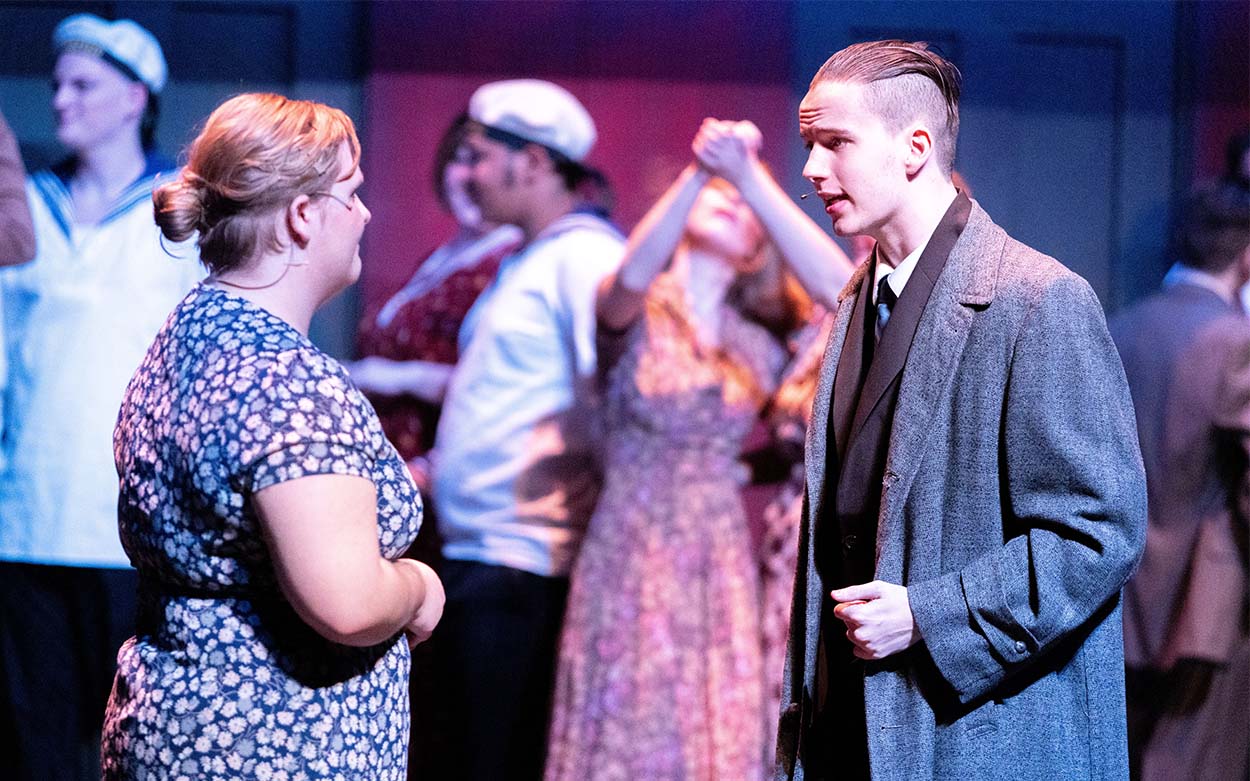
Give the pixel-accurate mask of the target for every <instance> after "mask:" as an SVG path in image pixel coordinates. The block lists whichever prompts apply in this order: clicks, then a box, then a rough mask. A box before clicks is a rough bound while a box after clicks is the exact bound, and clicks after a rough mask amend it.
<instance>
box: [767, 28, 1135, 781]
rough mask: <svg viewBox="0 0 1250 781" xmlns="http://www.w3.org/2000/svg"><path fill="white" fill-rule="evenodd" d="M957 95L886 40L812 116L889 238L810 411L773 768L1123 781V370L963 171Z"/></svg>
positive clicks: (873, 46) (824, 182) (867, 219)
mask: <svg viewBox="0 0 1250 781" xmlns="http://www.w3.org/2000/svg"><path fill="white" fill-rule="evenodd" d="M959 90H960V76H959V72H958V71H957V70H956V69H955V67H954V66H953V65H952V64H951V63H949V62H948V61H946V60H945V59H943V58H942V57H940V56H939V55H937V54H936V53H935V52H933V51H931V50H930V49H929V48H928V47H927V46H925V45H924V44H919V43H906V42H903V41H879V42H874V43H867V44H856V45H854V46H851V47H848V48H847V49H844V50H842V51H840V52H838V53H837V54H835V55H833V56H832V57H831V58H830V59H829V60H828V62H826V63H825V65H824V66H823V67H822V68H821V69H820V71H819V72H817V74H816V76H815V78H814V79H813V80H812V84H811V88H810V90H809V91H808V93H807V95H806V97H805V98H804V99H803V102H802V104H801V106H800V109H799V128H800V132H801V133H802V135H803V137H804V139H805V140H806V141H807V142H808V145H809V147H810V149H811V153H810V155H809V158H808V161H807V164H806V166H805V168H804V172H803V173H804V176H805V177H806V178H807V179H809V180H810V181H811V182H812V184H813V185H814V186H815V189H816V194H817V195H818V196H819V197H820V198H821V199H822V201H823V202H824V204H825V211H826V212H827V213H828V214H829V215H830V217H831V218H832V220H833V227H834V230H835V231H836V232H837V233H838V234H839V235H843V236H851V235H869V236H871V237H873V238H874V239H875V240H876V242H877V245H876V250H875V252H874V254H873V257H872V258H870V260H869V262H866V263H864V264H863V265H862V266H860V267H859V269H858V270H857V272H856V274H855V275H854V276H853V277H852V278H851V280H850V282H849V283H848V284H847V286H846V289H845V290H844V291H843V293H842V295H841V299H840V307H839V310H838V314H837V321H836V324H835V326H834V328H833V332H832V336H831V338H830V342H829V346H828V349H827V351H826V353H825V359H824V365H823V368H822V371H821V376H820V383H819V386H818V389H817V393H816V400H815V405H814V410H813V414H812V424H811V431H810V432H809V437H808V446H807V507H806V508H805V514H804V519H803V529H802V534H801V538H800V539H801V542H800V551H799V566H798V573H797V577H796V584H795V591H796V594H795V602H794V611H793V621H792V626H791V636H790V658H789V660H788V666H787V671H786V680H785V691H784V696H783V700H782V709H783V710H782V718H781V725H780V731H779V737H778V764H777V773H776V777H777V778H778V779H809V780H810V779H830V778H836V779H854V778H872V779H900V780H904V779H905V780H906V781H915V780H916V779H967V778H976V779H1015V780H1018V779H1038V780H1039V781H1042V780H1044V781H1055V779H1060V778H1062V779H1115V778H1126V777H1127V775H1128V764H1127V754H1126V745H1125V713H1124V668H1123V664H1124V657H1123V642H1122V636H1121V628H1120V589H1121V587H1122V586H1123V585H1124V583H1125V581H1126V580H1127V579H1128V577H1129V575H1130V574H1131V572H1132V571H1133V568H1134V566H1135V564H1136V562H1137V560H1138V558H1139V556H1140V555H1141V551H1142V544H1143V537H1144V530H1145V519H1146V491H1145V478H1144V474H1143V469H1142V460H1141V454H1140V451H1139V448H1138V442H1137V432H1136V429H1135V426H1134V420H1133V409H1132V404H1131V401H1130V399H1129V393H1128V388H1127V386H1126V384H1125V379H1124V371H1123V369H1122V367H1121V365H1120V360H1119V357H1118V356H1117V354H1116V350H1115V347H1114V345H1113V344H1112V342H1111V339H1110V337H1109V336H1108V334H1107V328H1106V323H1105V320H1104V317H1103V313H1102V309H1101V307H1100V305H1099V303H1098V299H1097V298H1096V297H1095V295H1094V293H1093V291H1092V290H1091V289H1090V287H1089V285H1088V284H1087V283H1086V282H1085V281H1084V280H1083V279H1081V278H1080V277H1078V276H1076V275H1075V274H1073V273H1072V272H1070V271H1069V270H1067V269H1066V268H1064V267H1063V266H1061V265H1060V264H1059V263H1058V262H1056V261H1055V260H1053V259H1052V258H1049V257H1046V256H1044V255H1042V254H1041V253H1039V252H1036V251H1034V250H1032V249H1030V248H1028V247H1026V246H1024V245H1023V244H1021V243H1019V242H1017V241H1015V240H1014V239H1012V238H1011V237H1009V236H1008V235H1007V234H1006V233H1005V232H1004V231H1003V230H1002V229H1001V228H999V227H998V226H997V225H995V224H994V223H993V222H992V221H991V220H990V218H989V216H988V215H987V214H986V213H985V211H984V210H982V208H981V207H980V206H979V205H978V204H977V203H976V202H975V201H973V200H971V199H970V198H969V197H968V196H967V195H965V194H964V193H962V192H960V191H958V190H957V189H956V188H955V187H954V185H952V183H951V170H952V164H953V160H954V152H955V142H956V137H957V135H958V130H959Z"/></svg>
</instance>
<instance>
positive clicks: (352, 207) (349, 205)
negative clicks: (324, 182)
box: [309, 190, 356, 212]
mask: <svg viewBox="0 0 1250 781" xmlns="http://www.w3.org/2000/svg"><path fill="white" fill-rule="evenodd" d="M318 195H323V196H325V197H326V198H332V199H333V200H336V201H338V202H339V203H341V204H343V208H344V209H347V210H348V211H349V212H353V211H356V194H355V193H352V199H351V200H350V201H345V200H343V199H342V198H340V197H338V196H337V195H335V194H334V193H332V192H330V191H329V190H321V191H319V192H315V193H312V194H311V195H310V196H309V197H312V198H316V197H317V196H318Z"/></svg>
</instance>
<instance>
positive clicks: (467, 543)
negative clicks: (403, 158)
mask: <svg viewBox="0 0 1250 781" xmlns="http://www.w3.org/2000/svg"><path fill="white" fill-rule="evenodd" d="M469 117H470V119H471V120H472V122H471V124H470V128H469V132H468V134H467V137H466V139H465V144H466V146H467V148H468V150H469V156H470V162H471V166H472V168H471V172H470V174H469V179H468V187H469V190H470V192H471V194H472V196H473V197H474V199H475V201H476V202H477V204H478V206H479V207H480V208H481V210H482V215H483V217H484V218H485V219H487V220H490V221H491V222H496V223H506V224H513V225H516V226H518V227H519V228H520V229H521V231H522V233H523V236H524V243H523V244H522V245H521V247H520V248H519V249H518V250H517V251H516V252H515V253H514V254H513V255H511V256H509V257H508V258H506V259H505V260H504V261H503V262H502V264H501V266H500V269H499V273H498V275H497V277H496V279H495V281H494V282H493V283H492V284H491V285H490V286H489V287H487V289H486V290H485V291H484V292H483V294H482V295H481V297H480V298H479V299H478V300H477V302H476V303H475V304H474V306H473V308H472V309H471V310H470V311H469V313H468V316H467V317H466V319H465V321H464V324H463V326H462V327H461V331H460V343H461V356H462V357H461V360H460V363H459V364H458V365H457V367H456V370H455V372H454V374H453V375H452V379H451V382H450V385H449V387H448V390H447V396H446V402H445V405H444V408H443V416H442V419H441V421H440V423H439V427H438V433H437V436H436V439H435V447H434V453H433V458H432V465H433V495H432V500H433V502H434V505H435V509H436V510H437V511H438V517H439V520H440V524H441V528H440V531H441V532H442V534H443V538H444V540H445V543H444V546H443V553H444V555H445V557H446V559H447V563H446V565H445V569H444V571H443V572H442V573H440V574H441V575H442V577H443V580H444V584H445V587H446V589H447V607H446V611H445V613H444V617H443V623H442V626H441V627H440V628H439V633H438V637H436V638H435V643H436V654H437V658H438V659H439V664H438V667H439V676H440V682H441V683H442V684H443V685H444V686H446V687H447V689H446V699H445V703H446V705H447V706H448V707H449V708H450V709H451V710H452V711H453V712H452V713H450V714H449V723H448V729H447V732H448V734H449V735H450V736H451V739H452V741H453V744H454V745H453V746H452V747H451V748H452V750H451V751H449V752H448V756H449V757H450V759H451V761H452V762H455V763H456V766H455V767H454V768H451V769H449V770H454V772H455V776H456V777H457V778H464V779H492V780H495V779H507V778H523V779H532V778H538V777H540V775H541V773H542V762H543V755H544V751H545V744H546V727H547V718H548V713H549V710H550V696H551V685H552V675H553V670H554V664H555V651H556V643H557V639H558V636H559V632H560V624H561V620H562V617H563V613H564V603H565V599H566V597H567V594H568V575H569V571H570V569H571V566H572V562H573V558H574V556H575V555H576V553H577V548H578V545H579V543H580V542H581V539H582V534H583V531H584V529H585V525H586V522H587V520H588V519H589V518H590V514H591V512H592V510H593V509H594V504H595V500H596V498H597V495H598V490H599V485H600V477H599V470H598V468H597V466H596V460H597V459H596V455H595V451H596V447H597V445H598V442H597V438H596V437H595V435H594V426H593V412H592V411H593V404H594V402H593V388H594V375H595V371H596V363H595V343H594V333H595V324H594V301H595V293H596V290H597V289H598V287H599V284H600V282H601V281H602V280H603V279H604V278H605V277H607V276H608V275H609V274H611V273H612V272H613V271H614V270H615V269H616V267H617V265H618V264H619V262H620V258H621V255H622V252H623V249H624V240H623V237H622V236H621V235H620V233H619V232H618V231H617V230H616V229H615V228H614V227H612V226H611V225H610V224H609V223H608V222H606V221H604V220H603V219H602V218H600V217H598V216H596V215H594V214H591V213H588V212H587V211H585V210H581V209H579V208H578V203H579V196H578V195H577V193H576V190H577V188H578V185H579V184H581V183H582V180H583V179H584V178H585V177H586V176H588V175H589V174H588V169H587V168H586V167H585V164H584V161H585V159H586V156H587V154H588V153H589V152H590V149H591V147H592V146H593V144H594V141H595V126H594V123H593V122H592V121H591V118H590V116H589V115H588V114H587V112H586V110H585V108H583V107H582V105H581V104H580V103H579V102H578V101H577V99H576V98H575V97H573V95H571V94H569V93H568V92H567V91H566V90H564V89H562V88H560V87H558V86H556V85H554V84H551V83H549V82H545V81H535V80H514V81H501V82H495V83H491V84H487V85H485V86H482V87H480V88H479V89H478V90H477V91H476V92H475V93H474V94H473V96H472V98H471V99H470V101H469Z"/></svg>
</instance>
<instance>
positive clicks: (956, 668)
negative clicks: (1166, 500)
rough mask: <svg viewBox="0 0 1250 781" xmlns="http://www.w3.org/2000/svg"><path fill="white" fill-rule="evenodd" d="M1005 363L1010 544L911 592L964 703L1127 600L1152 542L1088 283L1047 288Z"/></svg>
mask: <svg viewBox="0 0 1250 781" xmlns="http://www.w3.org/2000/svg"><path fill="white" fill-rule="evenodd" d="M1008 360H1009V362H1010V363H1009V368H1008V371H1007V380H1006V384H1005V387H1004V391H1003V410H1002V416H1001V423H1000V431H999V438H998V441H999V458H998V467H997V468H998V469H999V472H1000V473H999V484H1000V485H1001V503H1002V510H1001V512H1002V522H1003V544H1002V545H1001V546H997V545H996V546H995V547H994V549H993V550H989V551H987V552H985V553H984V554H983V555H981V556H980V557H977V558H975V559H973V560H972V561H971V562H969V563H968V564H967V565H966V566H964V567H963V568H962V569H960V570H957V571H954V572H950V573H946V574H944V575H941V576H939V577H937V578H934V579H931V580H926V581H921V582H917V583H912V584H908V597H909V600H910V602H911V607H912V611H913V614H914V616H915V619H916V624H917V626H918V628H919V630H920V634H921V636H922V638H923V642H924V644H925V647H926V648H927V649H928V652H929V654H930V655H931V656H932V658H933V661H934V662H935V663H936V665H937V667H938V669H939V670H940V671H941V673H942V675H943V677H944V678H946V680H947V681H948V682H949V683H950V684H951V685H952V687H953V688H954V689H955V691H956V693H957V694H958V696H959V698H960V700H961V701H963V702H968V701H971V700H975V699H978V698H980V697H982V696H985V695H987V694H990V693H991V692H992V691H993V690H994V689H995V688H996V687H998V686H1000V685H1002V684H1003V683H1004V681H1006V680H1007V679H1009V678H1010V677H1011V676H1012V675H1014V674H1016V673H1018V672H1020V671H1021V670H1023V669H1026V668H1028V667H1030V666H1031V665H1032V663H1033V662H1035V661H1037V660H1038V659H1039V658H1043V657H1044V655H1045V654H1046V652H1047V650H1048V649H1050V648H1052V647H1053V646H1054V645H1055V644H1056V643H1058V642H1060V641H1061V640H1063V639H1064V638H1066V637H1068V636H1069V635H1070V634H1072V633H1074V632H1079V631H1081V630H1082V628H1083V626H1084V625H1085V624H1086V623H1087V622H1090V620H1091V618H1093V617H1094V616H1096V615H1100V614H1101V610H1102V609H1103V608H1105V607H1107V606H1108V605H1109V604H1112V603H1113V601H1114V600H1116V599H1118V596H1119V592H1120V588H1121V587H1122V586H1123V585H1124V583H1125V581H1127V579H1128V577H1129V576H1130V574H1131V573H1132V571H1133V568H1134V567H1135V566H1136V563H1137V561H1138V559H1139V558H1140V556H1141V552H1142V546H1143V544H1144V539H1145V527H1146V482H1145V471H1144V468H1143V466H1142V460H1141V452H1140V449H1139V446H1138V441H1137V429H1136V424H1135V422H1134V417H1133V407H1132V402H1131V400H1130V397H1129V391H1128V385H1127V382H1126V380H1125V377H1124V370H1123V366H1122V365H1121V363H1120V359H1119V355H1118V353H1117V352H1116V349H1115V346H1114V345H1113V343H1112V341H1111V337H1110V336H1109V334H1108V333H1107V327H1106V322H1105V320H1104V317H1103V314H1102V308H1101V306H1100V305H1099V303H1098V299H1097V297H1096V296H1095V295H1094V293H1093V291H1092V290H1091V289H1090V288H1089V286H1088V284H1086V283H1085V281H1084V280H1082V279H1080V278H1079V277H1076V276H1075V275H1062V276H1059V277H1058V278H1052V279H1050V280H1048V281H1047V283H1046V284H1045V285H1043V286H1041V289H1040V290H1039V291H1038V292H1037V293H1036V294H1035V296H1034V299H1033V301H1032V304H1031V306H1030V307H1029V308H1028V310H1027V314H1025V316H1024V318H1023V320H1022V322H1021V326H1020V328H1019V331H1018V335H1017V336H1016V337H1015V343H1014V345H1013V346H1011V349H1010V356H1009V359H1008Z"/></svg>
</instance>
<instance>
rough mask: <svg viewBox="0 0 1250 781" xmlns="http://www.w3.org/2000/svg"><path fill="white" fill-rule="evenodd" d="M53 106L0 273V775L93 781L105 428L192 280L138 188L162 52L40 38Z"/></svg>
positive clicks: (112, 544)
mask: <svg viewBox="0 0 1250 781" xmlns="http://www.w3.org/2000/svg"><path fill="white" fill-rule="evenodd" d="M53 45H54V47H55V49H56V54H57V57H56V67H55V72H54V75H53V85H54V89H55V94H54V96H53V100H52V108H53V111H54V112H55V115H56V135H57V140H58V141H60V142H61V144H62V145H64V146H65V147H66V149H67V150H68V151H69V153H70V156H69V158H68V159H67V160H66V161H65V162H64V163H62V164H60V165H57V166H55V167H53V168H52V169H49V170H42V171H37V172H35V173H34V174H33V175H32V176H31V177H30V178H29V179H28V180H27V185H26V192H27V199H28V201H29V204H30V209H31V215H32V218H33V221H34V227H35V234H36V237H37V248H36V255H35V258H34V260H32V261H31V262H30V263H28V264H26V265H24V266H20V267H14V268H8V269H4V270H3V271H0V299H2V301H3V312H4V333H5V340H4V341H5V345H4V347H5V356H6V358H7V363H8V377H7V383H6V384H5V388H4V405H3V407H4V429H3V438H2V439H0V624H2V625H3V626H4V629H5V631H4V632H3V633H0V659H2V660H3V667H2V668H0V692H2V693H3V694H0V734H4V735H6V736H7V737H6V738H5V740H11V741H12V742H13V743H14V745H13V746H11V747H10V748H11V752H6V753H8V754H9V760H8V762H7V764H8V766H9V767H10V768H11V770H10V771H9V772H11V773H13V774H14V775H11V776H9V777H10V778H18V779H26V778H32V779H33V778H38V779H41V780H45V781H46V779H52V778H55V779H74V778H84V779H85V778H99V772H100V771H99V767H98V761H99V760H98V755H99V743H100V725H101V723H102V719H103V711H104V703H105V701H106V700H107V698H108V694H109V686H110V685H111V682H112V678H113V672H114V669H115V662H114V660H115V658H116V654H117V649H118V647H119V646H120V645H121V643H122V642H123V641H124V640H125V639H126V638H127V637H129V636H130V635H131V634H133V632H134V599H135V587H136V582H135V575H134V572H133V570H131V569H130V568H129V562H128V561H127V559H126V556H125V554H124V552H123V551H122V548H121V544H120V542H119V540H118V532H117V485H118V483H117V471H116V468H115V467H114V464H113V426H114V424H115V423H116V420H117V410H118V407H119V404H120V400H121V396H122V391H123V389H124V388H125V386H126V383H127V382H128V381H129V380H130V376H131V375H132V374H133V373H134V371H135V369H136V368H137V367H138V365H139V362H140V360H141V359H142V357H143V354H144V352H145V351H146V349H147V347H148V345H149V343H151V341H152V339H153V337H154V336H155V335H156V332H157V330H158V329H159V328H160V326H161V324H162V323H163V322H164V321H165V318H166V316H167V315H168V314H169V312H170V311H171V310H172V309H173V307H174V306H175V305H176V304H177V303H178V301H180V300H181V299H182V297H183V295H185V294H186V292H187V291H188V290H190V288H191V287H192V286H193V285H194V284H195V282H196V281H197V280H198V279H199V278H200V277H201V276H203V274H202V270H201V269H200V266H199V263H198V262H197V258H196V255H195V252H194V250H193V249H189V248H182V247H178V246H169V247H168V249H169V252H166V251H165V248H163V247H162V245H161V242H160V240H159V237H158V230H157V227H156V225H155V223H154V221H153V216H152V199H151V192H152V187H153V181H154V179H155V178H156V176H157V175H158V174H159V173H160V172H163V171H168V170H170V169H172V168H173V167H174V166H173V164H172V161H169V160H167V159H163V158H161V157H159V156H157V155H156V154H155V152H154V148H153V134H154V131H155V122H156V113H157V96H158V95H159V94H160V92H161V90H162V88H164V86H165V82H166V77H167V69H166V65H165V58H164V55H163V54H162V53H161V47H160V45H159V44H158V43H157V41H156V39H155V38H153V37H152V35H151V33H149V32H148V31H147V30H145V29H143V28H142V27H140V26H139V25H137V24H135V23H134V22H131V21H128V20H121V21H116V22H110V21H106V20H104V19H101V18H99V17H97V16H93V15H91V14H77V15H75V16H71V17H69V18H67V19H65V20H64V21H62V22H61V23H60V24H59V25H58V26H57V27H56V31H55V33H54V34H53Z"/></svg>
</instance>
